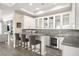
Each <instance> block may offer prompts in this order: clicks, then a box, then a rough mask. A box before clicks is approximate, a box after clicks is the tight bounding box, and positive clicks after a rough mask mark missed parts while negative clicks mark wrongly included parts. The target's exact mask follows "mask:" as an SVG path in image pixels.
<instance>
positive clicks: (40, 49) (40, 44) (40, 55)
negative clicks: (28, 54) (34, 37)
mask: <svg viewBox="0 0 79 59" xmlns="http://www.w3.org/2000/svg"><path fill="white" fill-rule="evenodd" d="M40 56H41V43H40Z"/></svg>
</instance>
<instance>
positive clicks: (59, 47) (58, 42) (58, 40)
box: [55, 37, 64, 50]
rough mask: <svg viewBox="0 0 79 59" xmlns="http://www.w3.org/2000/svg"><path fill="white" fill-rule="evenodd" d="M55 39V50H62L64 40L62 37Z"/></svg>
mask: <svg viewBox="0 0 79 59" xmlns="http://www.w3.org/2000/svg"><path fill="white" fill-rule="evenodd" d="M55 38H57V48H58V49H60V50H62V49H63V45H62V42H63V40H64V37H55Z"/></svg>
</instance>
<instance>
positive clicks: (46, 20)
mask: <svg viewBox="0 0 79 59" xmlns="http://www.w3.org/2000/svg"><path fill="white" fill-rule="evenodd" d="M44 28H48V18H44Z"/></svg>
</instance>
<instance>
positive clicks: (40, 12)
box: [36, 11, 44, 14]
mask: <svg viewBox="0 0 79 59" xmlns="http://www.w3.org/2000/svg"><path fill="white" fill-rule="evenodd" d="M42 13H44V11H39V12H37V13H36V14H42Z"/></svg>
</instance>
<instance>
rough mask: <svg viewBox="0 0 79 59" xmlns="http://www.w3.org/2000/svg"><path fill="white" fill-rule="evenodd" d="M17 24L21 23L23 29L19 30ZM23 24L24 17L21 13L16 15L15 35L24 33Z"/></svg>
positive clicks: (14, 22)
mask: <svg viewBox="0 0 79 59" xmlns="http://www.w3.org/2000/svg"><path fill="white" fill-rule="evenodd" d="M17 22H19V23H21V28H17ZM22 23H23V15H21V14H19V13H15V14H14V19H13V32H14V33H20V32H21V31H22Z"/></svg>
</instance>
